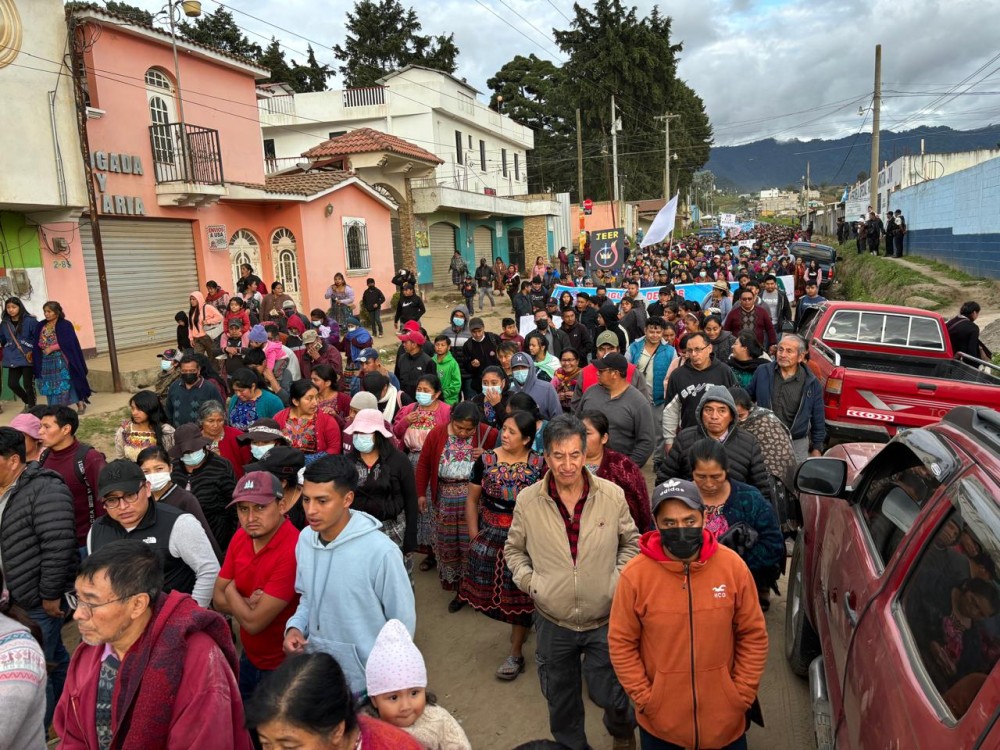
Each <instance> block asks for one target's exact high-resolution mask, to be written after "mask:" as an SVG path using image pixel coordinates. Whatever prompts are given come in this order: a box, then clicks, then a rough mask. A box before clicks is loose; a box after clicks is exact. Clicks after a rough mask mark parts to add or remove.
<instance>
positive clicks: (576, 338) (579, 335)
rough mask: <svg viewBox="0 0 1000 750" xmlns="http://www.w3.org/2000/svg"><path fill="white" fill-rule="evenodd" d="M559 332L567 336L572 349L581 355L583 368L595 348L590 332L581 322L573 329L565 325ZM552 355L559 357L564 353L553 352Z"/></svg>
mask: <svg viewBox="0 0 1000 750" xmlns="http://www.w3.org/2000/svg"><path fill="white" fill-rule="evenodd" d="M595 317H596V316H595ZM559 330H560V331H561V332H562V333H565V334H566V337H567V338H568V339H569V345H570V347H572V348H573V349H574V350H575V351H576V353H577V354H579V355H580V365H581V366H583V365H584V364H585V363H586V362H587V359H588V358H589V357H590V352H591V350H592V349H593V348H594V339H593V338H591V336H590V331H589V330H587V327H586V326H585V325H583V323H581V322H580V321H577V322H576V323H575V324H574V325H573V326H571V327H567V326H566V324H565V323H564V324H563V327H562V328H560V329H559ZM552 354H554V355H555V356H557V357H558V356H559V355H560V354H562V352H559V354H556V353H555V352H552Z"/></svg>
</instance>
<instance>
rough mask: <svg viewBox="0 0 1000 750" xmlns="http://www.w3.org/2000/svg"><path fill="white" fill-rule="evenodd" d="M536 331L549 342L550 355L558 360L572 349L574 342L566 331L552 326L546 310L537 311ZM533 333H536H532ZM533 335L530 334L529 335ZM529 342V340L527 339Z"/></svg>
mask: <svg viewBox="0 0 1000 750" xmlns="http://www.w3.org/2000/svg"><path fill="white" fill-rule="evenodd" d="M535 331H538V333H540V334H541V335H542V336H544V337H545V340H546V341H547V342H548V350H549V354H551V355H552V356H553V357H555V358H556V359H558V358H559V357H560V356H561V355H562V353H563V352H564V351H565V350H566V349H569V348H571V347H572V345H573V344H572V342H571V341H570V340H569V336H568V335H567V333H566V332H565V331H563V330H562V329H560V328H556V327H555V326H553V325H552V318H551V316H550V315H549V313H548V312H546V311H545V310H544V309H542V310H536V311H535ZM531 333H534V331H532V332H531ZM528 335H529V336H530V335H531V334H530V333H529V334H528ZM525 341H527V338H525Z"/></svg>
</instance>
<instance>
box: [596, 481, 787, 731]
mask: <svg viewBox="0 0 1000 750" xmlns="http://www.w3.org/2000/svg"><path fill="white" fill-rule="evenodd" d="M653 519H654V521H655V522H656V530H654V531H650V532H648V533H646V534H643V535H642V538H641V539H640V542H639V550H640V554H639V555H638V556H637V557H634V558H633V559H632V560H630V561H629V563H628V564H627V565H626V566H625V568H624V570H622V574H621V578H620V579H619V581H618V587H617V589H616V590H615V597H614V601H613V602H612V605H611V622H610V625H609V629H608V647H609V650H610V653H611V663H612V665H613V666H614V669H615V673H616V674H617V676H618V680H619V681H620V682H621V684H622V687H623V688H625V692H626V693H628V695H629V697H630V698H631V699H632V701H633V702H634V703H635V716H636V720H637V721H638V723H639V735H640V738H641V743H642V748H643V750H674V748H677V749H678V750H679V749H680V748H692V747H693V748H704V749H705V750H708V748H712V749H713V750H745V748H746V747H747V741H746V729H747V712H748V711H749V710H750V709H751V707H752V706H753V705H754V703H755V702H756V700H757V688H758V686H759V685H760V678H761V675H762V674H763V672H764V664H765V662H766V661H767V626H766V625H765V623H764V614H763V613H762V612H761V609H760V604H759V603H758V601H757V589H756V586H755V585H754V582H753V576H751V575H750V570H749V569H748V568H747V566H746V564H745V563H744V562H743V560H741V559H740V557H739V555H737V554H736V553H735V552H734V551H732V550H731V549H729V548H728V547H723V546H720V545H719V543H718V542H717V541H716V539H715V537H714V536H713V535H712V533H711V532H709V531H708V530H706V529H705V528H704V525H705V506H704V504H703V503H702V500H701V495H700V494H699V492H698V488H697V487H696V486H695V485H694V484H693V483H691V482H687V481H684V480H682V479H671V480H669V481H667V482H664V483H663V484H661V485H659V486H658V487H657V488H656V490H655V491H654V494H653Z"/></svg>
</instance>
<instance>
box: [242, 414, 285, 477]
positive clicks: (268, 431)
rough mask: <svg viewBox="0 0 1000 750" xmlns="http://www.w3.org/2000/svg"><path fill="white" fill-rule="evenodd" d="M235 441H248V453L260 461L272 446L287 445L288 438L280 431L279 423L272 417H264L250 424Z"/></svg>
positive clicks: (243, 443)
mask: <svg viewBox="0 0 1000 750" xmlns="http://www.w3.org/2000/svg"><path fill="white" fill-rule="evenodd" d="M236 442H237V443H239V444H240V445H246V444H247V443H250V455H251V456H252V457H253V460H254V461H260V460H262V459H263V458H264V456H266V455H267V453H268V451H270V450H271V449H272V448H274V447H276V446H279V445H283V446H287V445H288V438H287V437H285V434H284V433H283V432H282V431H281V425H279V424H278V423H277V422H276V421H275V420H273V419H268V418H265V419H258V420H257V421H256V422H254V423H253V424H252V425H250V427H249V428H248V429H247V431H246V432H244V433H243V434H242V435H240V436H239V437H238V438H236ZM248 470H249V469H248Z"/></svg>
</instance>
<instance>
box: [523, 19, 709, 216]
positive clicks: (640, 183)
mask: <svg viewBox="0 0 1000 750" xmlns="http://www.w3.org/2000/svg"><path fill="white" fill-rule="evenodd" d="M574 14H575V17H574V19H573V22H572V24H571V26H570V28H569V29H565V30H559V29H555V30H553V35H554V38H555V40H556V43H557V44H558V45H559V47H560V49H561V50H562V51H563V53H564V54H565V55H566V56H567V58H568V59H567V61H566V63H565V64H564V65H563V67H562V81H563V82H564V83H563V85H562V86H560V92H561V101H563V102H565V103H566V104H568V105H569V106H570V107H577V106H579V107H580V109H581V114H582V120H583V138H584V141H585V142H587V143H589V144H591V147H592V148H591V149H588V150H595V149H597V148H599V149H601V150H602V152H603V151H604V150H607V151H610V145H609V144H608V143H607V140H608V139H609V135H610V132H611V127H612V122H611V95H612V94H614V95H615V97H616V100H617V101H616V103H617V105H618V110H619V112H618V116H619V118H620V120H621V125H622V129H621V131H620V132H619V135H618V150H619V154H620V159H619V162H620V167H619V173H620V174H621V175H622V180H621V182H622V193H623V196H622V197H623V198H624V199H626V200H636V199H641V198H649V197H653V196H659V195H661V194H662V192H663V142H664V141H663V125H662V123H661V122H658V121H657V120H656V119H654V118H655V117H656V116H657V115H662V114H664V113H666V112H672V113H674V114H679V115H680V118H678V119H677V120H674V121H673V122H672V123H671V128H670V140H671V144H670V145H671V151H672V152H675V153H677V154H678V159H677V161H675V162H672V163H671V166H672V167H676V169H673V168H672V170H671V178H672V179H671V182H672V183H673V186H672V187H673V189H674V190H676V189H678V187H679V188H680V189H681V190H682V191H683V190H684V189H685V188H686V187H687V185H688V184H690V179H691V174H692V173H693V171H694V170H695V169H697V168H698V167H700V166H701V165H702V164H704V163H705V162H706V161H707V160H708V152H709V147H710V145H711V139H712V129H711V125H710V123H709V121H708V116H707V114H706V113H705V109H704V104H703V103H702V101H701V99H700V98H699V97H698V96H697V94H695V92H694V91H693V90H691V88H690V87H689V86H687V84H685V83H684V82H683V81H680V80H678V79H677V57H678V55H679V54H680V52H681V50H682V45H681V44H674V43H672V42H671V38H670V31H671V28H670V27H671V19H670V17H669V16H664V15H662V14H661V13H660V11H659V8H657V7H654V8H653V10H652V11H651V12H650V13H649V15H647V16H646V17H644V18H640V17H639V15H638V13H637V10H636V8H635V7H626V6H625V5H624V4H623V3H622V1H621V0H596V2H595V3H594V6H593V9H592V10H590V9H587V8H585V7H582V6H581V5H579V4H577V5H575V6H574ZM658 157H659V158H658ZM584 169H585V184H586V187H585V189H586V191H587V193H588V196H590V197H594V198H608V197H610V196H611V193H612V191H611V187H610V185H611V179H610V170H609V168H607V167H606V166H605V163H604V159H602V158H597V159H593V158H590V159H588V160H587V161H586V162H585V167H584ZM675 173H676V174H675ZM529 179H530V176H529Z"/></svg>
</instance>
